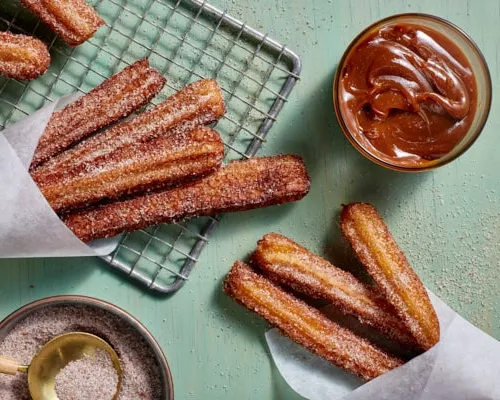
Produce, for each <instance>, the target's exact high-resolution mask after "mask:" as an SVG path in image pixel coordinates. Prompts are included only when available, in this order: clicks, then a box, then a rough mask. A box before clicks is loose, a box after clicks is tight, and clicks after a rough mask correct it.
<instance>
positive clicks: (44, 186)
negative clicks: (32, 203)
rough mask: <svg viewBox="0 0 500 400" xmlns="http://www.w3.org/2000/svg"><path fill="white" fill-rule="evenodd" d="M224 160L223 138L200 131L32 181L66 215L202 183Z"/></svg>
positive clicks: (36, 176)
mask: <svg viewBox="0 0 500 400" xmlns="http://www.w3.org/2000/svg"><path fill="white" fill-rule="evenodd" d="M223 157H224V143H223V142H222V139H221V138H220V136H219V134H218V133H217V132H215V131H213V130H212V129H209V128H205V127H199V128H196V129H194V130H192V131H189V132H180V133H178V134H174V135H168V136H162V137H159V138H156V139H153V140H151V141H149V142H144V143H139V144H137V145H134V144H131V145H128V146H123V147H120V148H118V149H116V150H115V151H113V152H111V153H109V154H107V155H106V156H105V157H100V158H97V159H96V160H93V161H92V162H83V163H81V164H78V165H76V166H75V167H74V168H72V169H70V170H66V171H60V170H58V171H56V172H55V173H47V174H40V173H37V172H35V173H33V174H32V177H33V179H34V181H35V182H36V184H37V185H38V187H39V188H40V191H41V192H42V194H43V195H44V196H45V198H46V199H47V201H48V202H49V204H50V205H51V207H52V208H53V209H54V211H56V212H62V211H67V210H70V209H75V208H81V207H85V206H88V205H90V204H93V203H96V202H100V201H102V200H110V199H116V198H118V197H121V196H125V195H130V194H134V193H138V192H148V191H150V190H154V189H159V188H167V187H172V186H177V185H180V184H181V183H185V182H188V181H192V180H194V179H197V178H201V177H203V176H205V175H207V174H209V173H211V172H213V171H215V170H216V169H217V168H219V167H220V166H221V165H222V159H223Z"/></svg>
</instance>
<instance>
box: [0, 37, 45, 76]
mask: <svg viewBox="0 0 500 400" xmlns="http://www.w3.org/2000/svg"><path fill="white" fill-rule="evenodd" d="M49 65H50V54H49V50H48V49H47V46H45V44H44V43H43V42H42V41H41V40H38V39H36V38H34V37H31V36H26V35H20V34H14V33H10V32H0V74H2V75H5V76H7V77H9V78H14V79H19V80H32V79H35V78H38V77H39V76H40V75H42V74H43V73H45V71H47V69H48V68H49Z"/></svg>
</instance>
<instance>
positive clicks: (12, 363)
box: [0, 356, 20, 375]
mask: <svg viewBox="0 0 500 400" xmlns="http://www.w3.org/2000/svg"><path fill="white" fill-rule="evenodd" d="M19 367H20V364H19V363H18V362H17V361H16V360H13V359H12V358H8V357H2V356H0V373H1V374H9V375H15V374H17V371H18V370H19Z"/></svg>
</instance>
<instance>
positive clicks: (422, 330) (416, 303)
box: [340, 203, 439, 350]
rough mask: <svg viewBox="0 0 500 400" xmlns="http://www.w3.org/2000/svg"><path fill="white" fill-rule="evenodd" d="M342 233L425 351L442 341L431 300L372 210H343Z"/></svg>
mask: <svg viewBox="0 0 500 400" xmlns="http://www.w3.org/2000/svg"><path fill="white" fill-rule="evenodd" d="M340 224H341V228H342V232H343V233H344V235H345V237H346V238H347V240H348V241H349V242H350V244H351V246H352V248H353V249H354V251H355V253H356V255H357V256H358V258H359V260H360V261H361V263H362V264H363V265H364V266H365V268H366V269H367V271H368V273H369V274H370V275H371V276H372V278H373V280H374V281H375V282H376V283H377V285H378V286H379V288H380V290H381V291H382V293H383V294H384V296H385V298H386V299H387V301H388V302H389V303H390V304H391V305H392V306H393V307H394V308H395V310H396V312H397V314H398V316H399V317H400V318H401V320H402V321H403V323H404V324H405V325H406V327H407V329H408V330H409V332H411V333H412V335H413V336H414V338H415V340H416V341H417V343H418V344H419V345H420V347H421V348H422V349H424V350H427V349H429V348H431V347H432V346H434V345H435V344H436V343H437V342H438V340H439V321H438V319H437V316H436V312H435V311H434V308H433V307H432V304H431V302H430V300H429V296H428V294H427V292H426V290H425V288H424V286H423V285H422V282H421V281H420V279H419V278H418V276H417V274H416V273H415V271H413V269H412V268H411V267H410V265H409V264H408V261H407V260H406V257H405V255H404V254H403V252H402V251H401V249H400V248H399V247H398V245H397V244H396V242H395V240H394V238H393V237H392V235H391V233H390V232H389V229H388V228H387V226H386V225H385V223H384V221H383V220H382V218H381V217H380V215H379V214H378V212H377V211H376V210H375V208H374V207H373V206H371V205H370V204H366V203H352V204H349V205H347V206H344V208H343V210H342V214H341V218H340Z"/></svg>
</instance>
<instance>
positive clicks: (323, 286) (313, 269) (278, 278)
mask: <svg viewBox="0 0 500 400" xmlns="http://www.w3.org/2000/svg"><path fill="white" fill-rule="evenodd" d="M252 261H253V262H254V263H255V265H256V266H257V267H258V268H259V269H261V270H262V271H263V272H264V273H265V275H267V276H268V277H269V278H270V279H271V280H273V281H275V282H278V283H280V284H283V285H285V286H288V287H290V288H292V289H294V290H296V291H297V292H300V293H303V294H305V295H308V296H310V297H312V298H316V299H325V300H328V301H331V302H332V303H333V305H335V306H336V307H337V308H339V309H340V311H342V312H343V313H344V314H348V315H351V316H354V317H356V318H357V319H358V320H359V321H360V322H361V323H363V324H367V325H370V326H372V327H374V328H376V329H378V330H379V331H381V332H382V333H384V334H386V335H387V336H389V337H390V338H392V339H394V340H396V341H398V342H400V343H402V344H404V345H409V346H410V347H416V342H415V339H414V338H413V336H412V335H411V334H410V333H409V331H408V330H407V329H406V328H405V326H404V325H403V324H402V322H401V319H400V318H399V317H398V316H397V315H396V313H395V311H394V309H393V308H392V306H391V305H390V304H389V303H387V301H386V300H385V299H384V297H383V296H382V295H381V294H380V292H379V291H378V290H377V289H376V288H375V287H370V286H368V285H366V284H364V283H363V282H361V281H359V280H358V279H356V278H355V277H354V276H353V275H351V274H350V273H348V272H346V271H343V270H341V269H340V268H337V267H335V266H334V265H332V264H330V263H329V262H328V261H326V260H325V259H323V258H321V257H319V256H317V255H315V254H313V253H311V252H310V251H309V250H307V249H306V248H304V247H302V246H300V245H299V244H297V243H295V242H294V241H292V240H291V239H289V238H287V237H285V236H283V235H279V234H277V233H269V234H267V235H265V236H264V237H263V238H262V239H261V240H259V242H258V245H257V249H256V250H255V252H254V254H253V256H252Z"/></svg>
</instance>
